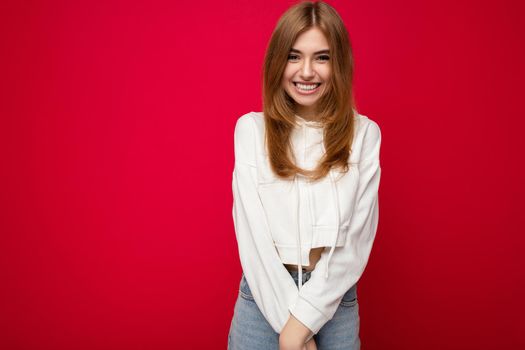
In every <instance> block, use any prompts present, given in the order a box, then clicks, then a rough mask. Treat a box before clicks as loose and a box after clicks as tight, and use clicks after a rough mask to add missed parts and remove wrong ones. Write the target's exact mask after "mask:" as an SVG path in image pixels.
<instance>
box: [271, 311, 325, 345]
mask: <svg viewBox="0 0 525 350" xmlns="http://www.w3.org/2000/svg"><path fill="white" fill-rule="evenodd" d="M311 334H312V332H311V331H310V330H309V329H308V328H307V327H306V326H305V325H303V324H302V323H301V322H300V321H299V320H298V319H296V318H295V317H294V316H293V315H292V314H290V318H289V319H288V322H287V323H286V324H285V326H284V328H283V330H282V331H281V334H280V335H279V350H305V349H306V350H310V349H312V350H316V349H317V347H316V345H315V342H314V341H313V338H312V339H310V341H308V342H306V339H308V337H309V336H310V335H311ZM307 345H308V346H309V347H306V346H307ZM312 345H313V346H314V347H312Z"/></svg>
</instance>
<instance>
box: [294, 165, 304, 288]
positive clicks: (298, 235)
mask: <svg viewBox="0 0 525 350" xmlns="http://www.w3.org/2000/svg"><path fill="white" fill-rule="evenodd" d="M294 184H295V193H296V197H297V198H296V201H295V202H296V211H295V219H296V223H297V236H296V238H297V261H298V263H297V271H298V272H297V274H298V276H299V291H300V290H301V287H302V286H303V262H302V256H301V233H300V232H299V229H300V227H299V182H298V181H297V175H295V177H294Z"/></svg>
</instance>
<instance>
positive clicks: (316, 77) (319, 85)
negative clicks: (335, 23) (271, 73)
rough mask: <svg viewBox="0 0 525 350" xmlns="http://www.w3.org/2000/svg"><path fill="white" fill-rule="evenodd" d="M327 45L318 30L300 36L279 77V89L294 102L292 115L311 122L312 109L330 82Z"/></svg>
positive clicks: (313, 111)
mask: <svg viewBox="0 0 525 350" xmlns="http://www.w3.org/2000/svg"><path fill="white" fill-rule="evenodd" d="M330 74H331V68H330V52H329V46H328V41H327V40H326V38H325V36H324V34H323V33H322V32H321V30H319V29H318V28H316V27H314V28H311V29H309V30H308V31H306V32H304V33H302V34H301V35H299V36H298V37H297V40H296V41H295V43H294V44H293V46H292V49H291V50H290V53H289V56H288V62H287V64H286V68H285V70H284V74H283V80H282V87H283V89H284V90H285V91H286V92H287V93H288V95H290V97H291V98H293V99H294V101H295V102H296V113H297V114H298V115H299V116H301V117H303V118H305V119H315V118H316V116H315V105H316V103H317V101H318V100H319V99H320V97H321V96H322V95H323V94H324V93H325V92H326V90H327V85H328V84H327V83H328V81H329V79H330Z"/></svg>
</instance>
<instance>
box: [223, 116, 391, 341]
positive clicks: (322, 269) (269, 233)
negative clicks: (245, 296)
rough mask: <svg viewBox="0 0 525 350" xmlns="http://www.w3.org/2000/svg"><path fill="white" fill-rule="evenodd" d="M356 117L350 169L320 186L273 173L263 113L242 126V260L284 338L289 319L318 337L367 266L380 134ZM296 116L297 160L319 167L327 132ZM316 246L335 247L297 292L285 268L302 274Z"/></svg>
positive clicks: (238, 195) (237, 142) (236, 194)
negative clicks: (266, 145)
mask: <svg viewBox="0 0 525 350" xmlns="http://www.w3.org/2000/svg"><path fill="white" fill-rule="evenodd" d="M354 114H355V119H354V120H355V122H356V128H355V137H354V141H353V144H352V147H351V148H352V150H353V151H352V152H351V154H350V155H349V163H350V164H349V165H350V170H349V171H348V172H347V173H346V174H343V173H342V172H341V171H340V170H339V169H332V170H331V171H330V173H329V176H326V177H325V178H323V179H321V180H319V181H317V182H308V181H307V179H306V178H305V177H303V176H297V177H296V178H295V179H294V180H282V179H280V178H278V177H277V176H276V175H275V174H274V173H273V172H272V170H271V168H270V162H269V159H268V153H267V150H266V149H265V147H264V142H265V129H264V115H263V112H250V113H247V114H245V115H243V116H241V117H240V118H239V119H238V120H237V123H236V126H235V132H234V149H235V167H234V170H233V182H232V189H233V198H234V201H233V211H232V214H233V221H234V227H235V234H236V238H237V244H238V248H239V257H240V262H241V266H242V270H243V273H244V276H245V278H246V281H247V282H248V285H249V286H250V290H251V292H252V295H253V298H254V300H255V302H256V304H257V306H258V307H259V309H260V310H261V312H262V314H263V315H264V317H265V318H266V320H267V321H268V322H269V324H270V325H271V326H272V328H273V329H274V331H275V332H277V333H279V334H280V333H281V330H282V329H283V327H284V325H285V324H286V322H287V321H288V319H289V317H290V313H291V314H293V315H294V317H295V318H297V319H298V320H299V321H300V322H301V323H303V324H304V325H305V326H306V327H308V328H309V329H310V330H311V331H312V332H313V334H317V332H319V330H320V329H321V327H322V326H323V325H324V324H325V323H326V322H328V321H329V320H330V319H331V318H332V317H333V315H334V314H335V312H336V310H337V308H338V306H339V303H340V302H341V300H342V298H343V295H344V294H345V292H346V291H347V290H348V289H350V288H351V287H352V286H353V285H354V284H355V283H357V281H358V280H359V278H360V277H361V275H362V273H363V271H364V269H365V266H366V264H367V262H368V257H369V255H370V252H371V249H372V245H373V242H374V238H375V234H376V230H377V226H378V219H379V206H378V189H379V179H380V174H381V167H380V164H379V150H380V145H381V132H380V129H379V126H378V124H377V123H376V122H374V121H372V120H371V119H369V118H368V117H366V116H364V115H360V114H358V113H354ZM296 118H297V120H298V123H299V126H298V127H296V128H295V129H294V130H293V132H292V135H291V141H292V147H293V150H294V154H295V157H296V159H295V161H296V162H297V165H298V166H300V167H301V168H303V169H313V168H315V166H316V164H317V162H318V160H319V159H320V158H321V156H322V155H323V154H324V152H325V148H324V143H323V137H324V136H323V128H322V126H321V125H320V124H319V123H318V122H315V121H306V120H304V119H302V118H300V117H299V116H296ZM339 177H340V178H339ZM299 247H300V249H299ZM317 247H330V249H329V250H328V249H325V250H324V251H323V252H322V255H321V258H320V260H319V261H318V262H317V264H316V266H315V269H314V270H313V271H312V273H311V276H310V279H309V280H308V282H306V283H305V284H304V285H302V280H301V274H300V273H299V278H300V280H299V287H298V286H297V285H296V284H295V282H294V280H293V277H292V276H291V275H290V273H289V272H288V270H287V269H286V267H285V266H284V265H283V264H297V265H298V268H299V271H301V268H302V266H303V265H309V264H310V262H309V253H310V249H312V248H317ZM299 257H300V258H299ZM313 334H312V335H313Z"/></svg>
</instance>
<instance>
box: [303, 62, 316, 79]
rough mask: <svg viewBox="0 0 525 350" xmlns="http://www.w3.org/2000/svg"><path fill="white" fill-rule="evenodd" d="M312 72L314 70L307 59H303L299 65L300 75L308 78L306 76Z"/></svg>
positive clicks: (309, 75)
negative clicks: (301, 64) (300, 65)
mask: <svg viewBox="0 0 525 350" xmlns="http://www.w3.org/2000/svg"><path fill="white" fill-rule="evenodd" d="M313 74H314V72H313V69H312V65H311V63H309V62H308V61H305V62H304V63H303V66H302V67H301V75H302V76H303V77H304V78H308V77H311V76H312V75H313Z"/></svg>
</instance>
